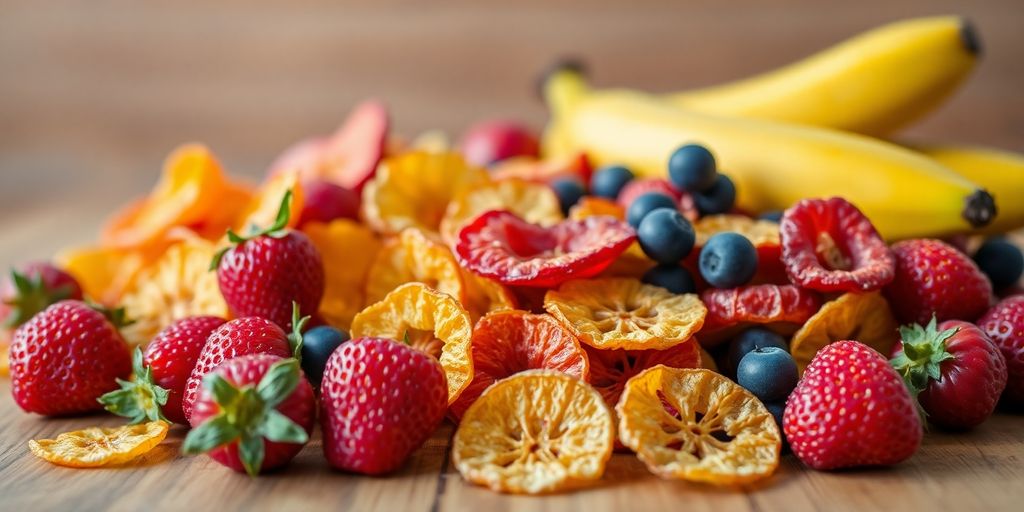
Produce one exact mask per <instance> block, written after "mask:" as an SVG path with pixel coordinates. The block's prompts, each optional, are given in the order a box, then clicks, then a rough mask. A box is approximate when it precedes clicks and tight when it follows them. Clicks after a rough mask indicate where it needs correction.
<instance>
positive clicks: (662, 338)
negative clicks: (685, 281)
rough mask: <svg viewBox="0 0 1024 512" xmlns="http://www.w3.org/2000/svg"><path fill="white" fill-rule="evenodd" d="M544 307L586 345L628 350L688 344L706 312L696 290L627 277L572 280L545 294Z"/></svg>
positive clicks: (702, 322)
mask: <svg viewBox="0 0 1024 512" xmlns="http://www.w3.org/2000/svg"><path fill="white" fill-rule="evenodd" d="M544 309H545V310H547V311H548V313H551V315H552V316H554V317H555V318H557V319H558V320H559V321H560V322H562V324H563V325H565V326H566V327H568V328H569V329H570V330H572V331H573V332H574V333H575V334H576V336H578V337H579V339H580V341H581V342H583V343H586V344H587V345H590V346H592V347H595V348H600V349H627V350H644V349H657V350H664V349H667V348H669V347H672V346H674V345H679V344H681V343H684V342H686V341H687V340H689V339H690V337H691V336H693V334H694V333H696V332H697V331H698V330H700V328H701V326H702V325H703V324H704V316H705V315H706V314H707V308H705V307H704V304H703V303H702V302H701V301H700V299H699V298H697V296H696V295H694V294H683V295H675V294H672V293H670V292H669V291H667V290H665V289H664V288H660V287H657V286H651V285H647V284H643V283H641V282H640V281H637V280H636V279H629V278H601V279H590V280H577V281H568V282H566V283H564V284H562V286H559V287H558V289H557V290H550V291H548V292H547V294H546V295H545V296H544Z"/></svg>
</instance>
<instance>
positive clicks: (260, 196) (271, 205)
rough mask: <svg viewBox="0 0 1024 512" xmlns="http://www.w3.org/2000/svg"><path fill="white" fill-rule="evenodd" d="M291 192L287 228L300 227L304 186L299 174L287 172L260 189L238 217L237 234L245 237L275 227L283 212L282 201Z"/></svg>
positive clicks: (276, 176)
mask: <svg viewBox="0 0 1024 512" xmlns="http://www.w3.org/2000/svg"><path fill="white" fill-rule="evenodd" d="M289 190H290V191H291V192H292V199H291V203H289V206H288V210H289V215H288V224H287V226H288V227H295V226H296V225H298V222H299V218H300V217H301V215H300V214H301V212H302V204H303V201H304V196H303V193H302V184H301V183H299V176H298V173H295V172H285V173H280V174H277V175H275V176H274V177H272V178H270V180H268V181H267V182H266V183H264V184H263V185H262V186H261V187H260V189H259V190H258V191H257V193H256V195H255V196H253V198H252V199H251V200H250V201H249V204H248V205H247V206H246V207H245V209H244V210H243V212H242V214H241V215H239V216H238V220H237V221H236V222H235V232H237V233H239V234H242V235H245V234H248V233H251V232H253V230H259V229H262V228H265V227H267V226H272V225H274V221H275V219H276V218H277V213H278V211H280V210H281V200H282V198H284V196H285V194H287V193H288V191H289Z"/></svg>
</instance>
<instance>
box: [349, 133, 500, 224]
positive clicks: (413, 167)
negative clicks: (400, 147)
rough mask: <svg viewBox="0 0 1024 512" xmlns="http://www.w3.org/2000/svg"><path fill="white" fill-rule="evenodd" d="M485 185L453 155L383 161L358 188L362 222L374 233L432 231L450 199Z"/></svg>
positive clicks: (417, 154) (402, 156) (481, 174)
mask: <svg viewBox="0 0 1024 512" xmlns="http://www.w3.org/2000/svg"><path fill="white" fill-rule="evenodd" d="M488 181H489V178H488V176H487V173H486V172H485V171H483V170H482V169H478V168H476V167H472V166H470V165H468V164H467V163H466V162H465V161H464V160H463V159H462V157H461V156H460V155H459V154H458V153H452V152H448V153H429V152H426V151H413V152H409V153H403V154H400V155H397V156H393V157H390V158H387V159H385V160H384V161H382V162H381V163H380V166H379V167H378V168H377V174H376V175H375V176H374V177H373V179H371V180H370V181H369V182H367V184H366V187H365V188H364V189H363V217H364V218H365V219H366V222H367V223H368V224H369V225H370V227H372V228H373V229H375V230H377V231H380V232H383V233H388V234H396V233H399V232H401V231H402V230H403V229H405V228H409V227H415V228H420V229H422V230H424V231H428V232H437V230H438V228H439V227H440V226H441V219H442V218H443V217H444V214H445V210H446V209H447V207H448V203H449V202H450V201H451V199H452V198H453V197H455V196H456V195H458V194H460V193H462V192H463V191H464V190H467V189H469V188H472V187H477V186H480V185H483V184H485V183H487V182H488Z"/></svg>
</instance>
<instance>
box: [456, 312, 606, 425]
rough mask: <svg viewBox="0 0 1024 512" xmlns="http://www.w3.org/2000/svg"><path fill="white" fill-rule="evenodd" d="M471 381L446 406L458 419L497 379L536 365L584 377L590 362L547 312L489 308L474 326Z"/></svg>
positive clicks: (531, 368)
mask: <svg viewBox="0 0 1024 512" xmlns="http://www.w3.org/2000/svg"><path fill="white" fill-rule="evenodd" d="M472 352H473V373H474V374H473V381H472V382H470V384H469V386H468V387H467V388H466V390H465V391H464V392H463V393H462V395H461V396H459V399H458V400H456V401H455V403H453V404H452V405H451V407H449V408H448V412H449V413H451V414H452V416H454V417H455V418H456V419H458V418H461V417H462V415H463V413H465V412H466V409H468V408H469V407H470V405H472V404H473V402H474V401H476V399H477V398H478V397H479V396H480V394H481V393H483V392H484V390H485V389H487V387H488V386H490V385H491V384H493V383H494V382H495V381H498V380H501V379H503V378H505V377H508V376H510V375H512V374H515V373H518V372H521V371H524V370H535V369H547V370H554V371H559V372H562V373H564V374H566V375H570V376H573V377H576V378H577V379H583V380H586V379H587V375H588V373H589V364H588V363H587V354H586V353H584V352H583V348H582V347H580V343H579V341H577V340H576V336H575V335H573V333H571V332H569V330H568V329H566V328H565V327H563V326H562V325H561V324H559V323H558V321H556V320H555V319H554V318H551V316H549V315H534V314H531V313H527V312H526V311H518V310H512V311H497V312H494V313H489V314H487V315H486V316H484V317H483V318H481V319H480V321H479V322H477V323H476V326H475V327H474V328H473V341H472Z"/></svg>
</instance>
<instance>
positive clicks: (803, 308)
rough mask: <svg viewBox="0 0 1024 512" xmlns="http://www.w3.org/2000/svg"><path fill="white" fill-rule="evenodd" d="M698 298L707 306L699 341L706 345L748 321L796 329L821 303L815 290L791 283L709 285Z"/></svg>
mask: <svg viewBox="0 0 1024 512" xmlns="http://www.w3.org/2000/svg"><path fill="white" fill-rule="evenodd" d="M700 298H701V300H702V301H703V302H704V305H705V306H707V308H708V316H707V318H706V319H705V322H704V328H703V329H702V330H701V341H702V342H703V343H704V344H705V345H707V346H711V345H714V344H716V343H717V342H719V341H721V340H722V339H727V338H729V337H731V336H732V335H734V334H735V333H736V332H738V331H739V330H741V329H743V328H744V327H747V326H750V325H751V324H790V325H791V327H790V329H796V326H799V325H803V323H804V322H806V321H807V319H808V318H811V316H812V315H814V313H816V312H817V311H818V309H819V308H820V307H821V296H820V295H819V294H818V293H816V292H814V291H811V290H807V289H804V288H798V287H796V286H793V285H774V284H758V285H750V286H741V287H739V288H727V289H717V288H709V289H707V290H704V291H703V292H701V294H700ZM789 332H792V330H790V331H789Z"/></svg>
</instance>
